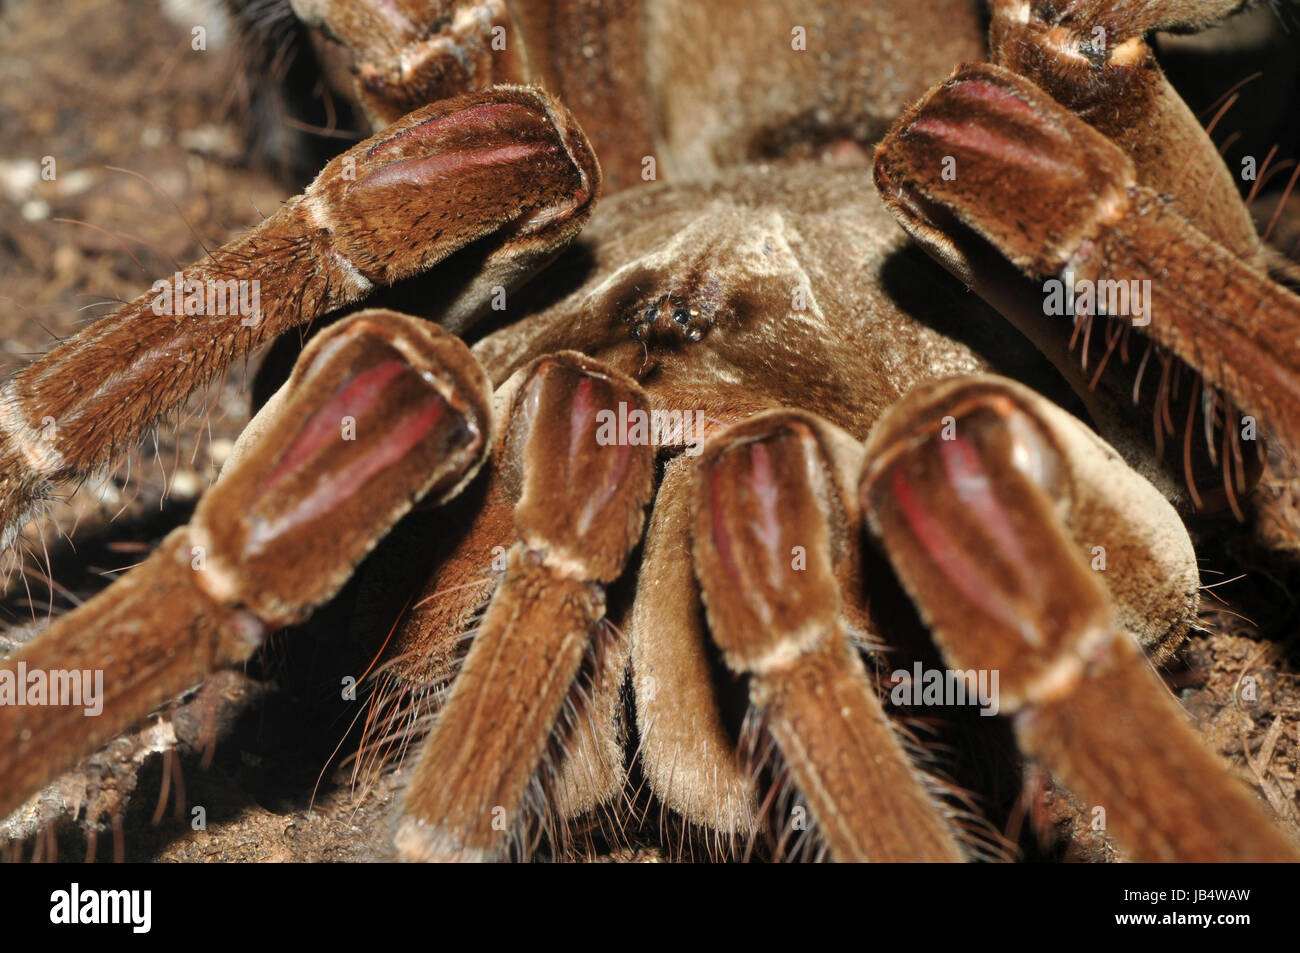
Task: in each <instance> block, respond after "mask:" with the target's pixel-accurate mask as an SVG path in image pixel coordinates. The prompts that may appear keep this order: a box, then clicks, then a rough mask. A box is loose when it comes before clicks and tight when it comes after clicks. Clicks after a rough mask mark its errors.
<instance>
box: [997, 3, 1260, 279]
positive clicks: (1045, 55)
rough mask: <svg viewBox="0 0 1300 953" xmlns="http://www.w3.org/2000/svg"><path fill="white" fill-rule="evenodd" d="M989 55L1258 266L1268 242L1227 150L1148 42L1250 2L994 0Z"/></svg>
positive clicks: (1212, 19)
mask: <svg viewBox="0 0 1300 953" xmlns="http://www.w3.org/2000/svg"><path fill="white" fill-rule="evenodd" d="M991 6H992V20H991V23H990V26H989V58H990V60H991V61H992V62H993V63H995V64H996V65H998V66H1002V67H1005V68H1006V69H1009V70H1011V71H1013V72H1015V73H1019V74H1020V75H1022V76H1024V77H1026V78H1027V79H1029V80H1031V81H1033V82H1034V83H1035V84H1036V85H1037V86H1039V87H1040V88H1041V89H1043V90H1045V91H1046V92H1048V93H1050V94H1051V96H1052V97H1053V98H1054V99H1055V100H1056V101H1057V102H1058V103H1060V104H1061V105H1062V106H1064V107H1066V108H1067V109H1069V110H1070V111H1071V112H1072V113H1074V114H1075V115H1077V116H1079V117H1080V118H1082V119H1084V120H1086V121H1087V122H1088V123H1089V124H1090V125H1092V126H1093V127H1094V128H1095V129H1097V130H1098V131H1099V132H1101V133H1103V134H1104V135H1106V136H1107V137H1108V138H1110V139H1111V140H1113V141H1114V142H1115V143H1117V144H1118V145H1119V146H1120V148H1121V149H1122V150H1123V151H1124V153H1125V154H1126V155H1128V156H1129V157H1130V158H1131V159H1132V160H1133V163H1134V166H1135V168H1136V170H1137V176H1138V180H1139V181H1140V182H1141V183H1142V185H1144V186H1146V187H1147V188H1149V189H1151V190H1153V191H1154V192H1157V193H1159V194H1161V195H1165V196H1174V197H1175V198H1176V200H1177V207H1178V210H1179V212H1180V214H1182V215H1184V216H1185V217H1187V219H1188V220H1189V221H1190V222H1191V223H1192V225H1193V226H1195V227H1196V228H1197V229H1198V230H1200V231H1202V232H1204V233H1205V234H1206V235H1209V236H1210V237H1211V238H1212V239H1214V240H1215V241H1216V242H1218V243H1219V244H1221V245H1223V246H1224V247H1225V248H1226V249H1227V250H1228V251H1229V253H1231V254H1232V255H1234V256H1235V257H1237V258H1240V259H1242V260H1243V261H1246V262H1248V263H1251V264H1253V265H1255V266H1258V265H1259V264H1260V263H1261V261H1262V260H1263V259H1262V255H1263V246H1262V244H1261V242H1260V240H1259V237H1258V236H1257V235H1256V233H1255V228H1254V225H1252V224H1251V220H1250V215H1249V213H1248V212H1247V210H1246V207H1245V205H1244V204H1242V201H1241V198H1240V196H1239V194H1238V192H1237V186H1236V183H1234V181H1233V179H1232V176H1231V174H1229V172H1228V169H1227V166H1225V165H1224V163H1223V160H1222V159H1221V158H1220V156H1219V150H1218V148H1217V147H1216V146H1215V144H1214V142H1213V141H1212V140H1211V139H1210V137H1209V136H1207V135H1206V133H1205V130H1204V129H1203V128H1202V127H1201V124H1200V122H1198V121H1197V119H1196V116H1195V115H1194V114H1193V113H1192V111H1191V109H1189V108H1188V106H1187V104H1186V103H1185V102H1183V99H1182V97H1181V96H1179V95H1178V93H1177V92H1176V91H1175V90H1174V88H1173V86H1171V85H1170V83H1169V80H1168V79H1166V78H1165V75H1164V72H1163V71H1162V70H1161V69H1160V66H1159V64H1158V63H1157V62H1156V58H1155V53H1154V52H1153V51H1152V49H1151V47H1150V46H1149V45H1148V44H1147V42H1146V40H1145V37H1146V36H1148V35H1149V34H1150V33H1151V31H1153V30H1169V29H1175V30H1186V29H1189V28H1200V27H1204V26H1208V25H1210V24H1213V23H1216V22H1218V21H1219V20H1222V19H1223V18H1224V17H1226V16H1228V15H1229V14H1231V13H1233V12H1235V11H1236V10H1238V9H1240V8H1241V7H1243V6H1245V0H1192V2H1185V0H1157V2H1154V3H1140V4H1138V3H1116V2H1114V0H1067V2H1065V3H1059V4H1051V5H1045V4H1030V3H1027V2H1025V0H993V3H992V5H991Z"/></svg>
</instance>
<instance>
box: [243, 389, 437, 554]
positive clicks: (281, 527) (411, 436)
mask: <svg viewBox="0 0 1300 953" xmlns="http://www.w3.org/2000/svg"><path fill="white" fill-rule="evenodd" d="M446 408H447V405H446V403H445V402H444V401H443V399H442V398H441V397H439V396H438V395H437V394H430V395H429V398H428V399H427V400H426V401H424V403H423V404H421V405H420V407H419V408H418V409H417V410H416V411H415V412H414V413H410V414H407V415H406V416H405V417H404V418H402V420H401V422H400V423H398V425H397V426H396V427H393V428H391V429H389V430H387V431H386V432H385V434H384V438H383V439H382V440H380V441H379V442H378V444H377V445H376V446H375V448H374V450H373V451H372V452H370V453H367V454H365V455H364V456H362V457H360V458H359V459H357V460H354V461H352V463H350V464H348V465H347V466H346V467H344V468H343V469H342V470H339V471H337V472H335V473H332V474H330V475H329V476H328V477H326V478H325V479H324V480H322V481H320V483H318V484H317V485H316V487H315V489H313V490H312V491H311V492H310V493H308V494H307V495H306V496H304V497H302V498H301V499H299V500H298V501H297V502H295V503H294V505H293V506H291V507H290V508H289V509H287V510H285V511H284V512H283V513H281V514H280V516H279V517H278V518H277V519H275V520H272V521H268V522H265V523H261V524H259V525H257V526H256V527H255V528H254V529H253V531H252V532H251V533H249V535H248V543H247V551H248V552H250V553H255V552H257V551H258V550H260V549H262V548H263V547H264V546H265V545H266V543H268V542H270V541H271V540H273V539H275V538H276V537H277V536H280V535H282V534H283V533H285V532H288V531H290V530H292V529H294V528H295V527H297V526H300V525H302V524H304V523H307V522H310V521H312V520H314V519H317V518H318V517H321V516H324V515H325V514H326V513H329V512H331V511H332V510H335V509H337V508H338V507H339V505H340V504H342V503H344V502H345V501H346V500H347V499H348V498H349V497H352V496H354V495H355V494H356V493H357V492H358V491H359V490H360V489H361V488H362V487H364V486H365V484H366V482H367V481H369V480H370V478H371V477H373V476H374V475H375V474H377V473H379V472H381V471H382V470H385V469H387V468H388V467H390V466H392V465H393V464H394V463H397V462H398V461H399V460H401V459H402V458H403V457H404V456H406V454H407V453H408V452H409V451H410V450H411V448H412V447H414V446H415V445H416V444H417V443H419V442H420V441H421V440H423V439H424V438H425V437H426V436H428V434H429V433H430V431H432V430H433V428H434V427H435V426H436V425H437V423H438V421H439V420H440V419H442V415H443V412H444V411H445V410H446Z"/></svg>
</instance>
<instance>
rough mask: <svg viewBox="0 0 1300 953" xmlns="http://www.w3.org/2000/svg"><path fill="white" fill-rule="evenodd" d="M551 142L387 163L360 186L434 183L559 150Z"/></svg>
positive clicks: (369, 175)
mask: <svg viewBox="0 0 1300 953" xmlns="http://www.w3.org/2000/svg"><path fill="white" fill-rule="evenodd" d="M556 151H558V150H557V147H556V146H553V145H551V144H550V143H519V144H515V145H509V146H497V147H496V148H493V149H476V150H474V151H472V152H452V153H447V154H444V155H436V156H430V157H428V158H425V159H406V160H404V161H401V162H394V163H392V164H390V165H386V166H384V167H383V168H382V169H380V170H378V171H377V172H372V173H370V174H368V175H365V176H364V177H362V178H360V179H359V180H358V183H357V184H358V187H359V188H365V189H373V188H384V187H385V186H389V185H432V184H433V183H434V182H438V181H440V180H442V179H446V178H449V177H450V176H452V175H455V174H456V173H458V172H464V171H466V170H468V169H472V168H482V167H484V166H493V165H508V164H509V163H511V162H520V161H522V160H524V159H531V158H533V157H534V156H538V155H541V154H543V153H547V152H551V153H553V152H556Z"/></svg>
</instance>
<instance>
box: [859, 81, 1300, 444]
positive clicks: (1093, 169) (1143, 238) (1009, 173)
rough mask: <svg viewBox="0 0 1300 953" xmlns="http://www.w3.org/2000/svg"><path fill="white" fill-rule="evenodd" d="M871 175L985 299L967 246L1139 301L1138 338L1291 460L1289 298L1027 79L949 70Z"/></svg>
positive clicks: (1295, 430) (1293, 331) (1295, 440)
mask: <svg viewBox="0 0 1300 953" xmlns="http://www.w3.org/2000/svg"><path fill="white" fill-rule="evenodd" d="M945 157H947V158H948V159H950V160H955V163H956V168H957V170H958V171H957V173H956V176H955V177H953V176H947V175H944V174H943V173H942V168H943V162H944V159H945ZM875 177H876V184H877V187H878V188H879V189H880V191H881V194H882V196H883V197H884V198H885V200H886V202H887V203H889V205H890V207H891V208H892V210H893V211H894V212H895V214H896V215H897V216H898V218H899V220H900V221H901V222H902V223H903V225H904V227H905V228H907V229H908V231H909V232H911V233H912V235H913V236H914V237H916V238H917V239H918V240H919V241H920V242H921V243H922V244H923V245H924V246H926V247H927V249H928V250H930V251H931V252H932V254H934V255H935V257H937V258H939V260H940V261H942V262H944V263H945V264H946V265H948V266H950V267H951V268H952V269H953V270H954V271H955V272H957V273H958V274H959V275H961V276H962V277H963V278H966V279H968V280H969V281H970V283H972V284H974V285H975V286H976V287H977V289H978V290H981V293H983V290H984V289H983V288H981V287H980V280H979V278H978V275H977V274H976V269H975V268H974V267H972V266H971V265H970V264H969V261H970V256H969V255H968V252H967V249H969V248H971V247H973V246H974V245H975V244H977V243H979V242H987V243H988V244H989V245H991V246H992V247H993V248H995V249H996V250H997V251H998V252H999V253H1001V255H1003V256H1005V258H1006V259H1007V260H1009V261H1010V262H1012V263H1013V264H1014V265H1015V266H1016V267H1017V268H1018V269H1019V270H1020V271H1022V272H1023V273H1024V274H1026V275H1028V276H1030V277H1032V278H1036V279H1040V280H1041V279H1052V280H1064V281H1065V282H1066V283H1068V284H1070V286H1071V289H1072V291H1073V289H1074V288H1076V287H1079V284H1078V283H1079V282H1084V283H1088V284H1090V285H1091V286H1092V287H1095V288H1099V289H1108V288H1109V289H1118V288H1120V287H1121V286H1122V288H1123V290H1124V291H1125V292H1128V291H1130V290H1131V288H1132V287H1133V286H1134V285H1138V286H1139V287H1145V288H1147V289H1149V293H1146V294H1145V298H1146V301H1145V304H1143V305H1142V310H1141V312H1140V313H1138V312H1137V311H1133V312H1132V314H1131V316H1132V320H1133V324H1134V327H1135V328H1136V330H1138V331H1139V332H1141V333H1143V334H1145V335H1146V336H1148V337H1149V338H1150V339H1151V340H1153V341H1154V342H1156V343H1157V344H1158V345H1161V346H1163V347H1164V348H1166V349H1167V350H1168V351H1169V352H1171V353H1172V354H1174V355H1175V356H1177V357H1178V358H1180V359H1181V360H1182V361H1184V362H1185V363H1186V364H1187V365H1188V366H1190V367H1191V368H1193V369H1194V370H1195V371H1197V372H1199V374H1200V375H1201V376H1202V377H1203V378H1204V380H1205V382H1206V383H1207V384H1208V385H1210V386H1211V387H1212V388H1215V389H1218V390H1220V391H1222V393H1224V394H1226V395H1227V398H1228V399H1229V400H1230V401H1231V402H1232V403H1235V404H1236V405H1237V406H1238V407H1240V408H1241V409H1242V410H1243V411H1244V412H1245V413H1247V414H1251V415H1254V416H1256V417H1258V418H1259V420H1260V421H1261V423H1263V424H1264V426H1265V427H1267V428H1268V429H1269V431H1270V432H1271V433H1272V434H1274V435H1275V436H1276V437H1277V438H1278V439H1279V440H1280V441H1281V442H1282V443H1283V444H1284V445H1285V446H1287V447H1289V448H1291V449H1292V450H1295V449H1300V344H1298V343H1297V342H1300V333H1298V332H1300V298H1298V297H1297V296H1296V295H1294V294H1292V293H1291V292H1289V291H1287V290H1286V289H1284V288H1283V287H1281V286H1280V285H1277V284H1275V283H1273V282H1271V281H1270V280H1268V278H1267V277H1266V276H1265V275H1264V274H1263V273H1262V272H1260V271H1258V270H1257V269H1256V268H1255V267H1254V266H1252V265H1251V264H1248V263H1247V262H1245V261H1243V260H1242V259H1240V258H1238V257H1236V256H1235V255H1234V254H1232V253H1231V252H1230V251H1228V250H1227V249H1226V248H1224V247H1223V246H1221V245H1219V244H1218V243H1216V242H1215V241H1213V240H1212V239H1211V238H1209V237H1207V236H1206V235H1205V234H1204V233H1202V232H1201V231H1199V230H1198V229H1197V228H1195V227H1194V226H1193V225H1192V224H1191V223H1190V222H1189V221H1188V220H1187V219H1186V218H1184V217H1183V216H1182V215H1181V214H1180V213H1179V212H1178V211H1177V210H1176V208H1175V207H1174V206H1172V205H1171V204H1170V202H1169V201H1168V200H1166V199H1165V198H1163V197H1162V196H1160V195H1158V194H1156V193H1155V192H1153V191H1152V190H1151V189H1149V188H1147V187H1145V186H1144V185H1142V184H1140V183H1139V181H1138V177H1137V174H1136V172H1135V169H1134V166H1133V163H1132V161H1131V160H1130V159H1129V157H1128V156H1127V155H1125V153H1124V152H1123V151H1122V150H1121V149H1120V148H1119V147H1118V146H1116V145H1115V144H1114V143H1113V142H1111V141H1110V140H1109V139H1107V138H1106V137H1105V136H1103V135H1102V134H1101V133H1099V132H1097V131H1096V130H1095V129H1093V128H1092V127H1091V126H1089V125H1088V124H1086V123H1084V122H1083V121H1082V120H1080V119H1078V118H1077V117H1076V116H1074V115H1073V114H1071V113H1070V112H1069V111H1067V110H1066V109H1065V108H1064V107H1062V106H1060V105H1059V104H1058V103H1056V101H1055V100H1053V99H1052V98H1051V97H1050V96H1048V95H1047V94H1046V93H1044V92H1043V91H1042V90H1040V89H1039V88H1038V87H1036V86H1034V85H1033V84H1032V83H1030V82H1029V81H1028V80H1026V79H1024V78H1023V77H1020V76H1017V75H1016V74H1014V73H1011V72H1009V71H1007V70H1004V69H1002V68H1000V67H996V66H991V65H987V64H981V65H973V66H964V67H961V68H960V69H959V70H957V72H956V73H955V74H954V75H953V77H952V78H951V79H949V80H948V81H947V82H946V83H943V84H941V85H940V86H938V87H935V89H933V90H932V91H931V92H930V94H929V95H927V96H926V97H925V99H923V100H922V101H921V102H920V103H918V104H917V105H916V106H914V107H913V108H912V109H911V110H909V112H908V113H907V114H906V115H905V116H904V117H903V118H902V119H901V120H900V121H899V123H898V125H897V126H896V127H895V128H894V130H893V131H892V132H891V133H890V135H889V136H888V137H886V139H885V140H883V141H882V143H881V145H880V147H879V149H878V152H877V161H876V171H875ZM1045 291H1046V288H1045ZM1101 293H1102V292H1101V291H1099V292H1098V296H1099V297H1100V295H1101ZM1108 293H1109V292H1108ZM1117 300H1122V301H1128V300H1129V294H1127V293H1126V294H1124V295H1123V297H1122V298H1117ZM1038 320H1039V321H1040V322H1043V321H1049V319H1048V318H1046V317H1044V316H1043V315H1042V314H1040V315H1039V316H1038ZM1063 321H1064V319H1057V322H1056V323H1057V324H1058V325H1060V324H1062V322H1063ZM1076 376H1077V375H1076ZM1226 429H1227V430H1229V431H1233V432H1235V431H1236V430H1237V429H1238V428H1236V426H1235V422H1232V421H1229V423H1228V424H1227V428H1226Z"/></svg>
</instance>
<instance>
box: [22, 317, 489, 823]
mask: <svg viewBox="0 0 1300 953" xmlns="http://www.w3.org/2000/svg"><path fill="white" fill-rule="evenodd" d="M264 414H265V416H263V417H262V418H261V419H260V420H259V421H258V426H257V427H255V428H251V430H250V436H248V437H247V438H245V441H244V444H243V446H241V447H240V448H239V452H238V454H237V455H235V456H233V457H232V461H231V465H230V466H228V467H227V469H226V471H225V472H223V474H222V477H221V479H220V480H218V482H217V483H215V484H214V485H213V487H212V488H211V490H209V492H208V493H207V494H206V495H205V496H204V497H203V500H202V501H201V502H200V504H199V506H198V507H197V509H196V510H195V513H194V518H193V519H192V520H191V522H190V523H189V524H188V525H187V526H184V527H181V528H180V529H178V530H175V531H174V532H173V533H171V534H170V535H169V536H168V537H167V539H166V540H165V541H164V542H163V544H162V546H161V547H160V548H159V549H158V550H157V551H156V552H155V553H154V554H153V555H152V556H151V557H150V558H149V559H148V560H147V561H146V562H144V563H143V564H142V565H140V566H139V567H137V568H136V569H134V570H132V571H131V572H130V573H128V574H127V575H126V576H125V577H124V578H123V579H122V580H120V581H118V582H117V583H115V584H113V585H112V586H110V587H109V588H108V589H106V590H105V591H104V592H103V593H101V594H99V595H98V596H96V597H95V598H94V599H91V600H90V601H89V602H87V603H86V604H85V605H83V606H82V607H80V608H78V609H77V610H75V611H73V612H70V613H68V614H67V615H65V616H61V617H60V618H59V619H58V620H56V621H55V622H54V623H53V624H52V625H51V626H50V627H49V628H48V629H47V630H46V631H45V632H43V633H42V634H41V635H39V636H38V637H37V638H35V639H34V640H33V641H32V642H30V643H29V644H28V645H26V646H25V647H23V648H22V649H21V650H20V651H19V652H18V653H16V654H15V655H14V656H12V657H10V658H8V659H7V660H5V661H4V662H3V663H0V686H3V685H4V684H6V683H7V684H8V687H9V688H10V689H11V690H16V691H17V692H20V693H22V695H23V697H24V698H27V697H29V696H30V695H31V692H32V690H33V688H32V686H34V685H46V686H47V690H48V691H53V690H54V689H53V688H52V687H49V686H52V685H53V684H54V680H55V679H56V678H57V677H59V673H68V672H75V673H80V675H81V676H82V678H83V681H84V680H85V679H89V678H90V677H91V676H92V674H94V673H98V674H97V675H96V676H95V677H96V679H97V680H98V681H99V684H100V685H102V694H100V695H99V697H98V699H97V700H96V702H95V707H97V708H99V711H96V712H92V711H91V709H90V708H85V709H84V710H83V707H79V706H75V705H67V704H61V703H58V702H56V700H55V699H54V698H53V697H52V696H49V695H46V690H42V693H41V694H42V697H41V699H40V701H41V702H42V703H41V704H37V705H32V704H21V705H19V704H12V703H6V704H4V705H0V735H2V736H3V737H4V738H5V739H6V743H5V744H4V745H3V746H0V780H2V783H0V816H3V815H5V814H8V813H9V811H10V810H11V809H13V808H14V807H15V806H17V805H18V804H19V803H21V802H22V800H23V799H24V798H26V797H28V796H29V795H31V794H32V793H34V791H35V790H37V789H39V788H40V787H41V786H42V785H44V784H45V783H47V782H49V781H50V780H52V779H53V778H54V777H56V776H57V775H58V774H59V773H60V772H62V771H63V770H65V769H67V768H69V767H71V766H72V765H74V764H75V763H76V762H77V761H78V760H80V759H81V758H82V757H84V756H85V755H86V754H88V753H90V752H92V751H94V750H96V749H98V748H99V747H101V746H102V745H103V744H104V743H106V742H107V741H109V740H110V739H112V738H113V737H115V736H116V735H118V734H120V733H121V732H122V731H123V730H125V729H126V728H128V727H129V726H131V725H132V724H134V723H136V722H138V721H139V720H141V719H142V718H144V717H145V716H146V715H147V714H149V712H151V711H153V710H154V709H155V708H157V707H158V706H159V705H161V704H162V703H163V702H165V701H167V700H168V699H170V698H173V697H175V696H177V695H179V694H181V693H182V692H184V691H185V690H186V689H188V688H190V687H191V686H193V685H195V684H197V683H199V682H200V681H202V680H203V679H204V678H205V677H206V676H207V675H208V674H209V673H211V672H212V671H214V670H216V669H218V668H220V667H223V666H231V665H238V664H240V663H241V662H243V661H245V660H246V659H248V658H249V656H251V655H252V653H253V652H254V651H256V649H257V648H258V647H259V646H260V645H261V643H262V640H263V638H264V636H265V634H266V633H267V632H268V631H270V630H273V629H275V628H278V627H281V626H284V625H289V624H293V623H295V622H299V621H301V620H303V619H304V618H306V617H307V616H308V615H309V614H310V612H311V611H312V610H313V609H314V608H316V607H317V606H319V605H321V604H322V603H324V602H325V601H326V600H327V599H329V598H330V597H331V596H332V595H333V594H334V593H335V592H336V591H337V590H338V588H339V587H340V586H341V585H342V584H343V583H344V582H345V581H346V580H347V578H348V576H350V575H351V573H352V571H353V569H354V568H355V567H356V565H357V563H358V562H360V561H361V559H362V558H363V557H364V556H365V555H366V553H368V552H369V551H370V549H371V548H372V547H373V546H374V545H375V543H376V542H377V541H378V540H379V539H380V538H381V537H382V536H383V535H384V534H385V533H386V532H387V531H388V530H389V529H390V528H391V527H392V526H393V524H394V523H396V522H397V520H398V519H400V518H401V517H402V516H403V515H404V514H405V513H406V512H407V510H409V509H410V507H411V504H412V503H413V502H414V501H415V500H416V499H419V498H420V497H422V496H427V497H428V498H430V499H432V500H435V501H442V500H445V499H448V498H449V497H451V496H453V495H455V494H456V493H457V492H459V490H460V488H461V487H463V486H464V485H465V483H466V482H467V481H468V480H469V479H470V478H471V477H472V476H473V475H474V473H475V472H476V470H477V469H478V468H479V466H480V465H481V464H482V462H483V459H484V458H485V456H486V451H487V448H488V446H489V445H490V433H489V427H490V421H491V416H490V391H489V389H488V385H487V379H486V377H485V376H484V375H483V372H482V370H481V369H480V368H479V366H478V364H477V362H476V361H475V360H474V359H473V357H472V356H471V355H470V353H469V350H468V349H467V348H466V347H465V345H464V344H463V343H462V342H461V341H460V339H459V338H456V337H454V336H452V335H450V334H448V333H446V332H444V331H442V330H441V329H439V328H437V327H436V326H434V325H431V324H428V323H427V322H424V321H420V320H417V319H414V318H409V317H406V316H403V315H398V314H396V313H394V312H390V311H378V310H375V311H363V312H359V313H358V314H356V315H354V316H352V317H350V318H348V319H346V320H344V321H342V322H340V323H338V324H336V325H334V326H332V327H330V328H329V329H327V330H325V331H323V332H322V333H321V334H319V335H318V336H317V337H316V338H315V339H314V340H313V341H312V342H311V344H310V345H309V346H308V347H307V349H306V350H305V351H304V352H303V354H302V356H301V358H300V359H299V361H298V364H297V365H296V367H295V370H294V373H293V375H292V376H291V378H290V380H289V382H288V383H287V384H286V385H285V389H284V390H283V391H282V392H281V394H280V395H279V396H278V398H277V399H276V400H275V401H273V402H272V403H271V404H268V405H267V408H266V409H265V411H264ZM85 691H87V692H88V691H90V689H89V688H86V689H85ZM10 701H11V702H12V699H11V700H10ZM88 704H89V702H88ZM92 714H93V717H90V715H92Z"/></svg>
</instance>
